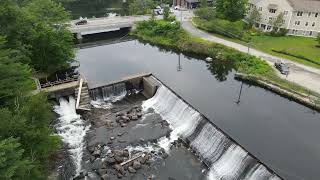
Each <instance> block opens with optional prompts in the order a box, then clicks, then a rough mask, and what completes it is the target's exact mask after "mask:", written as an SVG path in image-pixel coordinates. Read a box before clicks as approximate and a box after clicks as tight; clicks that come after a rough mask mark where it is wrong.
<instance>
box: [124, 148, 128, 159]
mask: <svg viewBox="0 0 320 180" xmlns="http://www.w3.org/2000/svg"><path fill="white" fill-rule="evenodd" d="M123 157H127V158H128V157H129V151H128V149H125V150H123Z"/></svg>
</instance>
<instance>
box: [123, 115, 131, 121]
mask: <svg viewBox="0 0 320 180" xmlns="http://www.w3.org/2000/svg"><path fill="white" fill-rule="evenodd" d="M121 119H123V120H125V121H130V119H129V118H128V117H127V116H121Z"/></svg>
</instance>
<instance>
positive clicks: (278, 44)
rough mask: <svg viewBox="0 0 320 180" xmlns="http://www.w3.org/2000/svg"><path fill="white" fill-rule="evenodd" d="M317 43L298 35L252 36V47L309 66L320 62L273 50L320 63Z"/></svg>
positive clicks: (314, 65)
mask: <svg viewBox="0 0 320 180" xmlns="http://www.w3.org/2000/svg"><path fill="white" fill-rule="evenodd" d="M196 22H197V21H195V19H194V20H193V24H194V25H195V26H198V24H197V23H196ZM199 25H200V24H199ZM200 26H201V25H200ZM200 26H198V28H200V29H203V30H205V28H202V27H200ZM212 34H213V35H214V36H217V37H220V38H223V39H226V40H229V41H233V42H236V43H239V44H243V45H247V42H245V41H242V40H240V39H233V38H230V37H226V36H224V35H221V34H216V33H212ZM317 44H318V42H317V41H316V39H314V38H307V37H296V36H284V37H273V36H267V35H260V36H252V47H253V48H255V49H257V50H260V51H263V52H266V53H269V54H272V55H274V56H278V57H282V58H286V59H290V60H292V61H295V62H298V63H301V64H304V65H307V66H311V67H316V68H320V65H319V64H315V63H312V62H309V61H307V60H305V59H302V58H297V57H293V56H290V55H285V54H282V53H277V52H274V51H272V50H277V51H285V52H288V53H290V54H293V55H294V56H304V57H305V58H308V59H311V60H313V61H315V62H318V63H320V48H319V47H316V45H317Z"/></svg>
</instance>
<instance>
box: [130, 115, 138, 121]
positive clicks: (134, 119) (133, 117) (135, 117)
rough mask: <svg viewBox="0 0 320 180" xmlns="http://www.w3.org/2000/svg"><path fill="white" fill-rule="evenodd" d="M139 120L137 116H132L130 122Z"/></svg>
mask: <svg viewBox="0 0 320 180" xmlns="http://www.w3.org/2000/svg"><path fill="white" fill-rule="evenodd" d="M138 119H139V118H138V116H137V115H133V116H132V117H131V120H132V121H136V120H138Z"/></svg>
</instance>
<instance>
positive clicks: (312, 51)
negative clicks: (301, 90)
mask: <svg viewBox="0 0 320 180" xmlns="http://www.w3.org/2000/svg"><path fill="white" fill-rule="evenodd" d="M316 45H317V41H316V39H313V38H307V37H295V36H285V37H272V36H265V35H264V36H253V37H252V46H253V47H254V48H256V49H258V50H261V51H264V52H267V53H269V54H272V55H275V56H280V57H283V58H287V59H291V60H293V61H296V62H299V63H302V64H305V65H309V66H313V67H317V68H320V65H317V64H315V63H312V62H308V61H306V60H304V59H301V58H296V57H293V56H288V55H284V54H281V53H276V52H273V51H272V50H278V51H286V52H288V53H290V54H294V55H295V56H304V57H306V58H308V59H312V60H313V61H316V62H318V63H320V48H317V47H316Z"/></svg>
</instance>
